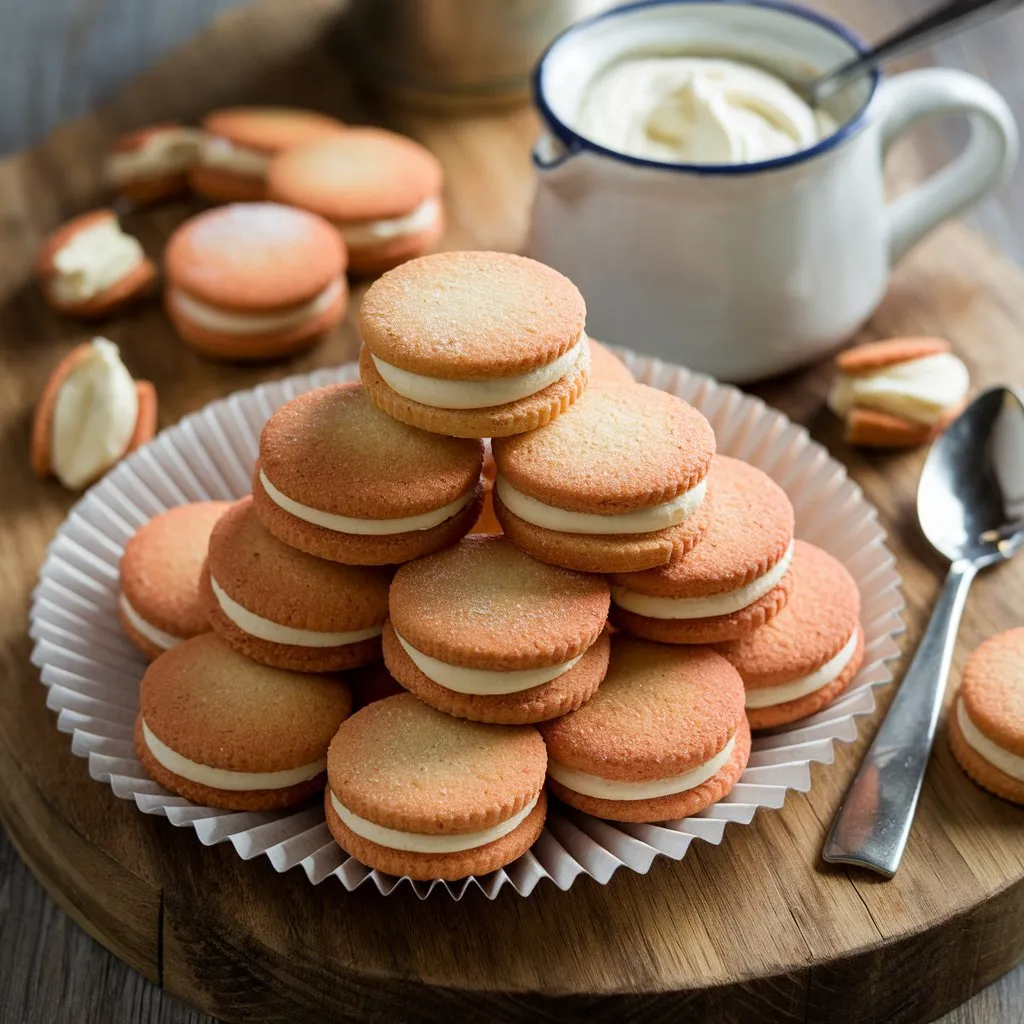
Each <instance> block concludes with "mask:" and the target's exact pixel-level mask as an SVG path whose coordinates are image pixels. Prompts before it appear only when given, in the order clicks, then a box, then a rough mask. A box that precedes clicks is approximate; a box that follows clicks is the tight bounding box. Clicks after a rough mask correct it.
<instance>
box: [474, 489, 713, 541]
mask: <svg viewBox="0 0 1024 1024" xmlns="http://www.w3.org/2000/svg"><path fill="white" fill-rule="evenodd" d="M494 486H495V489H496V491H497V492H498V497H499V498H501V502H502V504H503V505H505V507H506V508H508V510H509V511H510V512H513V513H514V514H515V515H517V516H519V518H520V519H523V520H525V521H526V522H528V523H533V525H534V526H540V527H542V528H543V529H545V530H557V531H558V532H559V533H587V534H594V535H602V536H607V535H616V536H617V535H621V534H629V533H653V532H654V531H655V530H665V529H667V528H668V527H670V526H677V525H678V524H679V523H682V522H685V521H686V520H687V519H688V518H689V517H690V516H692V515H693V513H694V512H696V511H697V509H698V508H700V505H701V502H703V500H704V496H705V494H706V493H707V489H708V485H707V480H701V482H700V483H699V484H697V485H696V486H695V487H691V488H690V489H689V490H688V491H684V492H683V493H682V494H678V495H676V497H674V498H673V499H672V500H671V501H666V502H662V504H660V505H652V506H651V507H650V508H642V509H637V510H636V511H635V512H618V513H614V514H612V515H599V514H596V513H593V512H572V511H570V510H569V509H564V508H557V507H555V506H554V505H545V504H544V502H542V501H538V500H537V499H536V498H531V497H530V496H529V495H528V494H523V492H522V491H520V490H517V489H516V488H515V487H513V486H512V484H510V483H509V482H508V481H507V480H506V479H505V478H504V477H502V476H499V477H498V478H497V479H496V480H495V482H494Z"/></svg>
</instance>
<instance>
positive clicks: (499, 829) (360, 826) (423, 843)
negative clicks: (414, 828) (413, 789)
mask: <svg viewBox="0 0 1024 1024" xmlns="http://www.w3.org/2000/svg"><path fill="white" fill-rule="evenodd" d="M539 799H540V793H538V794H537V795H536V796H535V797H534V798H533V799H532V800H531V801H530V802H529V803H528V804H527V805H526V806H525V807H524V808H523V809H522V810H521V811H520V812H519V813H518V814H513V815H512V817H511V818H506V819H505V820H504V821H500V822H498V824H497V825H492V826H491V827H490V828H484V829H481V830H480V831H479V832H462V833H459V834H458V835H443V836H439V835H428V834H427V833H425V832H402V831H400V830H399V829H394V828H385V827H384V826H383V825H377V824H374V822H372V821H368V820H367V819H366V818H360V817H359V815H358V814H356V813H354V812H353V811H350V810H349V809H348V808H347V807H346V806H345V805H344V804H343V803H342V802H341V801H340V800H339V799H338V798H337V797H336V796H335V795H334V791H333V790H331V806H332V807H333V808H334V813H335V814H337V815H338V817H339V818H341V820H342V822H343V823H344V824H345V825H347V826H348V827H349V828H350V829H351V830H352V831H353V832H355V834H356V835H357V836H361V837H362V838H363V839H368V840H369V841H370V842H371V843H376V844H377V845H378V846H386V847H388V849H390V850H402V851H404V852H406V853H459V852H460V851H461V850H475V849H476V848H477V847H478V846H486V845H487V844H488V843H493V842H494V841H495V840H497V839H501V837H502V836H507V835H508V834H509V832H512V831H513V830H515V829H516V828H518V827H519V826H520V825H521V824H522V823H523V822H524V821H526V819H527V818H528V817H529V815H530V812H531V811H532V810H533V809H534V807H536V806H537V801H538V800H539Z"/></svg>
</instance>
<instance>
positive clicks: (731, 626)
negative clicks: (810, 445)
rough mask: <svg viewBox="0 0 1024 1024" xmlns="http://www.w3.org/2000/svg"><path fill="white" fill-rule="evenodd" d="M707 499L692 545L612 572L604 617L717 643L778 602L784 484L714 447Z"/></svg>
mask: <svg viewBox="0 0 1024 1024" xmlns="http://www.w3.org/2000/svg"><path fill="white" fill-rule="evenodd" d="M498 469H499V472H500V471H501V459H500V458H499V460H498ZM709 500H710V502H711V508H710V509H709V511H708V516H709V523H708V528H707V532H706V533H705V534H704V536H703V539H702V540H701V542H700V543H699V544H697V546H696V547H694V548H692V549H691V550H690V551H688V552H686V553H685V554H682V555H678V556H676V557H674V558H673V559H672V561H670V562H669V563H668V564H667V565H663V566H661V567H659V568H657V569H649V570H647V571H645V572H635V573H618V574H615V575H614V576H613V577H612V588H611V589H612V611H611V620H612V622H613V623H614V624H615V625H616V626H618V627H619V628H620V629H624V630H626V632H628V633H633V634H634V635H636V636H642V637H646V638H647V639H648V640H658V641H661V642H662V643H670V644H703V643H718V642H720V641H723V640H735V639H737V638H739V637H741V636H745V635H747V634H748V633H751V632H753V631H754V630H755V629H757V628H758V627H759V626H762V625H764V623H766V622H769V621H771V619H773V618H774V617H775V616H776V615H777V614H778V613H779V612H780V611H782V609H783V608H784V607H785V605H786V601H787V600H788V598H789V594H790V592H791V590H792V589H793V574H792V572H791V571H790V567H791V563H792V560H793V527H794V516H793V506H792V505H791V504H790V502H789V498H787V497H786V493H785V491H783V490H782V488H781V487H779V485H778V484H776V483H775V482H774V481H773V480H771V478H770V477H768V476H767V475H766V474H764V473H762V472H761V470H759V469H755V468H754V467H753V466H751V465H748V464H747V463H745V462H741V461H739V460H738V459H731V458H728V457H727V456H724V455H720V456H718V457H717V458H716V459H715V462H714V466H713V468H712V470H711V496H710V499H709ZM505 530H506V532H508V526H507V525H506V526H505Z"/></svg>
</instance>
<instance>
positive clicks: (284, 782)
mask: <svg viewBox="0 0 1024 1024" xmlns="http://www.w3.org/2000/svg"><path fill="white" fill-rule="evenodd" d="M142 738H143V739H144V740H145V743H146V747H147V748H148V750H149V752H150V753H151V754H152V755H153V758H154V760H155V761H156V762H157V764H159V765H162V766H163V767H164V768H166V769H167V770H168V771H169V772H173V773H174V774H175V775H180V776H181V778H183V779H188V781H189V782H195V783H198V784H199V785H200V786H210V787H211V788H213V789H226V790H230V791H231V792H234V793H243V792H247V791H249V790H257V789H287V788H288V787H289V786H297V785H299V783H300V782H307V781H308V780H309V779H313V778H315V777H316V776H317V775H319V774H320V773H321V772H322V771H325V770H326V768H327V758H326V757H324V758H321V759H320V760H319V761H313V762H311V763H310V764H304V765H300V766H299V767H298V768H285V769H283V770H281V771H278V772H235V771H230V770H229V769H227V768H213V767H211V766H210V765H208V764H200V763H199V762H198V761H190V760H189V759H188V758H187V757H183V756H182V755H181V754H179V753H177V752H176V751H174V750H172V749H171V748H170V747H169V746H167V744H166V743H163V742H162V741H161V740H159V739H157V738H156V736H154V735H153V732H152V730H151V729H150V728H149V726H148V725H147V724H146V722H145V720H143V722H142Z"/></svg>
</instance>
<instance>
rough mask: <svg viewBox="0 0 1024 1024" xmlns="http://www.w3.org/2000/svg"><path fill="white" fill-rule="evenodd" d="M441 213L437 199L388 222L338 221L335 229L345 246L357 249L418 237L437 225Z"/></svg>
mask: <svg viewBox="0 0 1024 1024" xmlns="http://www.w3.org/2000/svg"><path fill="white" fill-rule="evenodd" d="M440 213H441V202H440V200H438V199H437V198H431V199H424V200H423V202H422V203H420V205H419V206H417V207H416V209H415V210H413V211H412V213H407V214H405V215H404V216H402V217H392V218H390V219H389V220H364V221H359V222H355V221H352V222H350V223H345V222H344V221H338V222H337V223H336V227H337V228H338V230H339V231H340V232H341V237H342V238H344V239H345V244H346V245H348V246H350V247H352V248H358V247H359V246H361V245H374V244H375V243H377V242H390V241H391V240H392V239H395V238H404V237H405V236H406V235H418V234H419V233H420V232H421V231H426V230H427V229H428V228H431V227H433V226H434V225H435V224H436V223H437V218H438V216H439V215H440Z"/></svg>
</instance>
